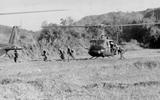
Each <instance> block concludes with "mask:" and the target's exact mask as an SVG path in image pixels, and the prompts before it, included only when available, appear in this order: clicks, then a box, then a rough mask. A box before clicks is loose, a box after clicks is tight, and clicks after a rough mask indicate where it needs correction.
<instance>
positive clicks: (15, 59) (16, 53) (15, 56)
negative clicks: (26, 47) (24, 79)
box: [14, 49, 18, 63]
mask: <svg viewBox="0 0 160 100" xmlns="http://www.w3.org/2000/svg"><path fill="white" fill-rule="evenodd" d="M17 59H18V52H17V50H16V49H15V50H14V62H15V63H16V62H17Z"/></svg>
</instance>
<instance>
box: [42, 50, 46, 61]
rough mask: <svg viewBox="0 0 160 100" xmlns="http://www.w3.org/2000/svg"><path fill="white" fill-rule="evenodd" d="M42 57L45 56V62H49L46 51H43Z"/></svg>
mask: <svg viewBox="0 0 160 100" xmlns="http://www.w3.org/2000/svg"><path fill="white" fill-rule="evenodd" d="M42 56H43V61H47V55H46V51H45V50H43V54H42Z"/></svg>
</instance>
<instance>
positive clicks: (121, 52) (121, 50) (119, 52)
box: [118, 47, 125, 59]
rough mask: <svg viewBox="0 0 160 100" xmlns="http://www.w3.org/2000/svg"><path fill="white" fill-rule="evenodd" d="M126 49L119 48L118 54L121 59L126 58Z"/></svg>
mask: <svg viewBox="0 0 160 100" xmlns="http://www.w3.org/2000/svg"><path fill="white" fill-rule="evenodd" d="M124 52H125V50H124V49H123V48H122V47H119V48H118V54H120V59H125V57H124V56H123V54H124Z"/></svg>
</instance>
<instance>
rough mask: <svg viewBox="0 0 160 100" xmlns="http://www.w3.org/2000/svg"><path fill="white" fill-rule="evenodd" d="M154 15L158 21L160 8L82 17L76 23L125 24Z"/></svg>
mask: <svg viewBox="0 0 160 100" xmlns="http://www.w3.org/2000/svg"><path fill="white" fill-rule="evenodd" d="M153 13H154V15H155V17H156V19H157V20H159V19H160V8H156V9H147V10H144V11H137V12H110V13H106V14H101V15H91V16H86V17H83V18H82V19H81V20H79V21H78V22H76V24H77V25H86V24H127V23H132V22H133V21H142V20H144V19H146V18H151V17H152V15H153Z"/></svg>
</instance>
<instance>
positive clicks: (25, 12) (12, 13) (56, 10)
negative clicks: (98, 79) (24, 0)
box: [0, 9, 67, 15]
mask: <svg viewBox="0 0 160 100" xmlns="http://www.w3.org/2000/svg"><path fill="white" fill-rule="evenodd" d="M59 11H67V9H55V10H39V11H24V12H8V13H0V15H15V14H29V13H43V12H59Z"/></svg>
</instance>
